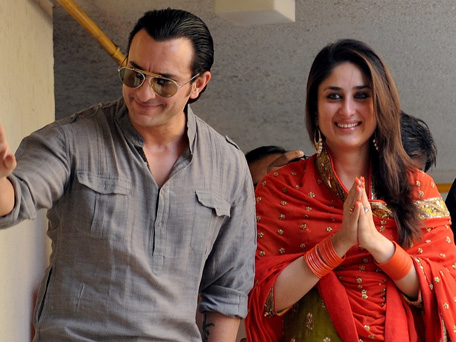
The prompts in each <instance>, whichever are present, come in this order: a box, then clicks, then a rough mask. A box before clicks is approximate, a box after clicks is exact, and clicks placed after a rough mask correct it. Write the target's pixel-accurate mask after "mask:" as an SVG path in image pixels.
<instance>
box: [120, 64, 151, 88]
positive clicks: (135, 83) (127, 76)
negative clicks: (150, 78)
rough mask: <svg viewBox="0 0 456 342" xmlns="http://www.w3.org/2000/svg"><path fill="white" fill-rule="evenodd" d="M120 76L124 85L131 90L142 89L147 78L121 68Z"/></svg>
mask: <svg viewBox="0 0 456 342" xmlns="http://www.w3.org/2000/svg"><path fill="white" fill-rule="evenodd" d="M119 76H120V79H121V80H122V82H123V84H125V85H126V86H127V87H130V88H138V87H140V86H141V85H142V84H143V83H144V80H145V78H146V77H145V76H144V75H143V74H141V73H139V72H137V71H135V70H131V69H129V68H121V69H120V70H119Z"/></svg>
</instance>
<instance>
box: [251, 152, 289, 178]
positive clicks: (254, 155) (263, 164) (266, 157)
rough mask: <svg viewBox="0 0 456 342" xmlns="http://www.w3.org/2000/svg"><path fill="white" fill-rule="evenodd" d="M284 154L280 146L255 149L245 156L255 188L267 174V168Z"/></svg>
mask: <svg viewBox="0 0 456 342" xmlns="http://www.w3.org/2000/svg"><path fill="white" fill-rule="evenodd" d="M285 152H286V150H285V149H284V148H282V147H280V146H273V145H269V146H260V147H257V148H255V149H253V150H251V151H249V152H247V153H246V154H245V158H246V159H247V164H248V165H249V169H250V174H251V175H252V181H253V185H254V186H255V187H256V185H257V184H258V183H259V182H260V180H261V179H262V178H263V177H264V176H266V174H267V173H268V166H269V165H270V164H271V163H272V162H273V161H274V160H276V159H277V158H279V157H280V156H281V155H282V154H283V153H285Z"/></svg>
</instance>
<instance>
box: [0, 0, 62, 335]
mask: <svg viewBox="0 0 456 342" xmlns="http://www.w3.org/2000/svg"><path fill="white" fill-rule="evenodd" d="M52 35H53V32H52V5H51V3H50V2H48V0H36V1H35V0H14V1H13V0H7V1H4V0H3V1H1V2H0V42H1V49H0V61H1V63H0V75H1V79H2V80H1V82H0V94H1V101H0V122H1V124H2V125H3V127H4V128H5V130H6V135H7V138H8V141H9V144H10V147H11V148H12V150H13V151H15V150H16V148H17V146H18V144H19V142H20V140H21V139H22V138H23V137H24V136H25V135H28V134H29V133H30V132H32V131H33V130H35V129H37V128H39V127H41V126H43V125H44V124H46V123H48V122H51V121H52V120H53V119H54V115H55V114H54V112H55V110H54V73H53V66H54V58H53V43H52ZM45 226H46V222H45V217H44V213H40V215H39V217H38V219H37V220H35V221H33V222H30V221H29V222H23V223H21V224H19V225H18V226H16V227H13V228H10V229H7V230H3V231H0V341H5V342H9V341H12V342H26V341H30V340H31V338H32V334H33V329H32V327H31V317H32V311H33V307H34V302H35V294H36V291H37V287H38V284H39V281H40V279H41V276H42V274H43V270H44V268H45V266H46V264H47V260H48V249H49V248H48V241H47V238H46V237H45Z"/></svg>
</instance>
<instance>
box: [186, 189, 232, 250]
mask: <svg viewBox="0 0 456 342" xmlns="http://www.w3.org/2000/svg"><path fill="white" fill-rule="evenodd" d="M196 199H197V201H196V207H195V213H194V225H193V232H192V242H191V244H192V248H193V249H194V250H196V251H199V252H202V253H207V252H208V247H209V246H212V245H213V242H214V240H215V238H216V237H217V234H218V232H219V230H220V227H221V226H222V224H223V221H224V220H225V219H226V218H227V217H230V204H229V203H228V202H227V201H226V200H224V199H223V198H221V197H219V196H217V195H215V194H214V193H211V192H208V191H198V190H197V191H196Z"/></svg>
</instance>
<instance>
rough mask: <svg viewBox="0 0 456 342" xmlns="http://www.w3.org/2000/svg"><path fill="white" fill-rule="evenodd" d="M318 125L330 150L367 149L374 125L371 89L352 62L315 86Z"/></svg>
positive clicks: (340, 67) (375, 122) (337, 69)
mask: <svg viewBox="0 0 456 342" xmlns="http://www.w3.org/2000/svg"><path fill="white" fill-rule="evenodd" d="M318 126H319V127H320V130H321V132H322V133H323V135H324V136H325V137H326V143H327V145H328V147H329V148H330V150H331V151H332V152H333V153H337V151H341V152H343V151H345V152H348V151H357V150H360V149H365V148H369V141H370V138H371V137H372V135H373V134H374V131H375V128H376V126H377V120H376V118H375V115H374V104H373V98H372V89H371V84H370V82H369V80H368V79H367V77H366V76H365V75H364V74H363V72H362V71H361V69H360V68H358V67H357V66H356V65H355V64H352V63H349V62H345V63H342V64H339V65H338V66H336V67H335V68H334V70H333V71H332V73H331V74H330V75H329V77H328V78H326V79H325V80H324V81H323V82H322V83H321V84H320V86H319V87H318Z"/></svg>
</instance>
